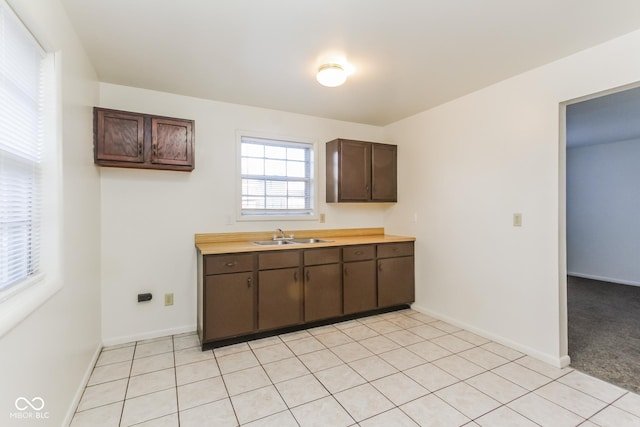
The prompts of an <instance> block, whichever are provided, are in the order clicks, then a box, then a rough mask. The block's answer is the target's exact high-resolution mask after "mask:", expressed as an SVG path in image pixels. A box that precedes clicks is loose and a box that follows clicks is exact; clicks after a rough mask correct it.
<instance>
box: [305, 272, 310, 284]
mask: <svg viewBox="0 0 640 427" xmlns="http://www.w3.org/2000/svg"><path fill="white" fill-rule="evenodd" d="M306 278H307V282H308V281H310V280H311V278H310V277H309V270H307V276H306Z"/></svg>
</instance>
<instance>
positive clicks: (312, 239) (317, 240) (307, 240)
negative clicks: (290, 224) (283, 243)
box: [291, 237, 333, 243]
mask: <svg viewBox="0 0 640 427" xmlns="http://www.w3.org/2000/svg"><path fill="white" fill-rule="evenodd" d="M291 241H292V242H293V243H327V242H333V240H324V239H315V238H313V237H310V238H308V239H292V240H291Z"/></svg>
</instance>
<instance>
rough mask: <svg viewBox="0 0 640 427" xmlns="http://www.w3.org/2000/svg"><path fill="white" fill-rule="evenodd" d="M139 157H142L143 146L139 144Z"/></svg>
mask: <svg viewBox="0 0 640 427" xmlns="http://www.w3.org/2000/svg"><path fill="white" fill-rule="evenodd" d="M138 156H142V144H138Z"/></svg>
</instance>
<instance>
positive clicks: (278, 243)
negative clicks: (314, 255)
mask: <svg viewBox="0 0 640 427" xmlns="http://www.w3.org/2000/svg"><path fill="white" fill-rule="evenodd" d="M327 242H333V240H324V239H315V238H313V237H311V238H306V239H286V240H280V239H278V240H258V241H256V242H253V243H254V244H256V245H263V246H282V245H295V244H310V243H327Z"/></svg>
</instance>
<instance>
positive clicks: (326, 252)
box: [304, 248, 340, 265]
mask: <svg viewBox="0 0 640 427" xmlns="http://www.w3.org/2000/svg"><path fill="white" fill-rule="evenodd" d="M337 262H340V248H324V249H309V250H306V251H304V265H320V264H334V263H337Z"/></svg>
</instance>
